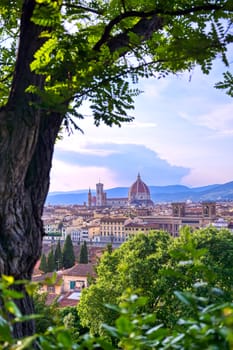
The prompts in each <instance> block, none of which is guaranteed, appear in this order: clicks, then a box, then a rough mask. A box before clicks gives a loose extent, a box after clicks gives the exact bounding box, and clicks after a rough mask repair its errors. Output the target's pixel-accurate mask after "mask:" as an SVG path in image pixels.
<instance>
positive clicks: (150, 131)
mask: <svg viewBox="0 0 233 350" xmlns="http://www.w3.org/2000/svg"><path fill="white" fill-rule="evenodd" d="M231 68H232V67H231ZM221 73H222V65H221V64H220V63H219V62H218V61H217V62H215V64H214V67H213V70H212V72H211V74H210V75H203V73H202V72H201V71H200V70H199V69H198V68H197V69H195V70H194V71H193V72H192V73H191V74H188V73H187V74H179V75H176V76H169V77H166V78H164V79H159V80H158V79H156V78H150V79H148V80H142V81H141V82H140V83H139V85H138V86H137V87H138V88H139V89H140V90H143V93H142V94H141V95H139V96H137V97H136V98H135V109H134V110H132V111H130V113H129V114H130V115H131V116H133V117H134V118H135V119H134V121H133V122H131V123H127V124H123V125H122V127H121V128H119V127H117V126H114V127H111V128H110V127H108V126H105V125H101V126H99V127H96V126H94V123H93V118H92V117H91V111H90V110H89V109H88V106H83V107H82V112H83V113H84V114H85V115H86V118H85V119H84V120H82V121H78V125H79V127H80V128H81V129H82V130H83V131H84V134H82V133H80V132H78V131H75V132H74V133H73V134H72V135H71V136H68V135H67V134H64V135H63V140H61V141H57V143H56V146H55V152H54V158H53V165H52V171H51V181H50V192H54V191H75V190H79V189H88V188H91V189H94V188H95V186H96V183H97V182H99V181H100V182H102V183H103V184H104V189H109V188H113V187H129V186H131V184H132V183H133V182H134V181H135V180H136V178H137V174H138V173H140V175H141V178H142V180H143V181H144V182H145V183H146V184H147V185H154V186H163V185H175V184H181V185H186V186H189V187H199V186H205V185H209V184H223V183H226V182H229V181H233V161H232V158H233V157H232V150H233V98H231V97H229V96H227V95H226V94H225V92H224V91H221V90H217V89H215V88H214V87H213V86H214V84H215V83H216V82H218V81H219V80H221Z"/></svg>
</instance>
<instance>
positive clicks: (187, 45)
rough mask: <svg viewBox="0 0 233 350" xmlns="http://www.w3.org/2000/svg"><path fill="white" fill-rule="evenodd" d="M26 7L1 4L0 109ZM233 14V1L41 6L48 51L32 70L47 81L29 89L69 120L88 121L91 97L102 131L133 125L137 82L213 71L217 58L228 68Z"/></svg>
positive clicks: (38, 12)
mask: <svg viewBox="0 0 233 350" xmlns="http://www.w3.org/2000/svg"><path fill="white" fill-rule="evenodd" d="M30 2H31V4H32V5H33V1H30ZM23 3H24V1H20V0H14V1H13V0H12V1H2V2H1V5H0V21H1V31H0V35H1V38H2V41H1V45H2V47H1V57H0V58H1V60H0V62H1V66H0V75H1V81H0V91H1V105H4V104H5V103H6V102H7V100H8V97H9V91H10V88H11V85H12V79H13V74H14V71H15V69H16V67H15V64H16V61H15V58H16V57H15V51H16V47H17V42H18V39H19V35H20V31H19V19H20V15H21V7H22V5H23ZM12 9H13V10H12ZM232 11H233V6H232V2H231V1H227V0H218V1H208V2H206V1H200V0H192V1H169V2H168V1H161V0H157V1H154V0H148V1H146V2H145V1H136V0H135V1H133V0H131V1H118V0H112V1H104V0H101V1H100V0H98V1H96V0H94V1H85V2H84V1H80V2H78V3H76V2H74V1H72V0H66V1H61V0H56V1H54V0H37V1H36V6H35V8H34V11H33V16H32V20H33V21H34V23H35V24H36V25H38V26H40V27H41V28H42V29H41V32H40V38H41V45H40V47H39V49H38V50H37V51H36V52H35V53H34V59H33V61H32V62H31V65H30V68H31V70H32V72H33V73H35V74H37V75H40V76H42V77H43V80H44V82H43V86H41V85H39V86H38V85H36V84H33V83H30V84H28V85H27V84H25V88H26V89H27V91H28V93H30V94H34V93H36V94H37V95H39V96H40V100H39V102H38V103H39V107H40V108H42V109H43V110H45V111H51V110H52V111H57V112H59V113H63V114H65V115H66V119H65V120H66V121H68V120H71V119H70V118H71V115H72V116H77V117H79V118H83V117H84V116H83V115H81V114H80V113H79V111H78V108H79V106H80V105H81V104H82V102H83V101H84V100H85V99H88V100H89V101H90V105H91V109H92V112H93V116H94V121H95V124H96V125H99V123H100V122H101V121H104V122H105V123H106V124H108V125H112V124H117V125H120V123H121V122H123V121H128V120H130V119H131V118H130V117H128V116H127V112H128V111H129V110H130V109H131V108H133V97H134V96H135V95H137V94H138V93H139V91H138V90H137V89H132V87H131V84H130V83H129V82H130V80H131V81H132V82H133V83H135V82H137V81H138V78H140V77H151V76H155V77H158V78H160V77H163V76H166V75H167V74H169V73H176V72H177V71H184V70H192V69H193V68H194V66H195V65H200V66H201V69H202V71H203V73H209V71H210V70H211V68H212V63H213V60H214V59H215V58H216V57H217V56H221V58H222V61H223V62H224V64H225V65H226V66H229V60H228V57H227V56H228V52H227V48H228V46H229V44H231V43H232V39H233V35H232V33H231V28H232ZM103 68H104V69H103ZM224 78H225V80H224V83H222V84H221V83H220V84H218V85H217V86H218V87H220V88H227V87H228V85H229V84H230V80H231V81H232V76H231V74H230V72H228V73H225V75H224ZM228 93H232V92H231V88H230V86H229V90H228Z"/></svg>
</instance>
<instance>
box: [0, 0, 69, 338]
mask: <svg viewBox="0 0 233 350" xmlns="http://www.w3.org/2000/svg"><path fill="white" fill-rule="evenodd" d="M34 6H35V3H34V0H25V1H24V6H23V11H22V19H21V28H20V33H21V34H20V43H19V50H18V56H17V63H16V69H15V74H14V79H13V83H12V89H11V93H10V96H9V101H8V104H7V105H6V107H4V108H2V109H1V110H0V273H1V274H6V275H11V276H14V278H15V279H29V280H30V279H31V276H32V272H33V268H34V266H35V263H36V262H37V261H38V259H39V257H40V255H41V248H42V238H43V233H44V231H43V223H42V220H41V216H42V212H43V206H44V202H45V199H46V196H47V192H48V189H49V172H50V169H51V161H52V155H53V150H54V144H55V140H56V136H57V133H58V131H59V128H60V125H61V122H62V119H63V116H62V115H59V114H55V113H51V114H42V113H41V111H40V110H39V109H36V108H35V107H33V104H31V102H35V101H36V100H37V96H34V95H32V94H26V93H25V89H26V87H27V86H28V85H30V84H36V85H37V86H40V87H42V86H43V79H42V78H41V77H40V76H36V75H35V74H33V73H32V72H31V71H30V67H29V64H30V62H31V61H32V58H33V55H34V53H35V51H36V50H37V49H38V48H39V47H40V45H41V43H42V41H41V39H38V35H39V34H40V32H41V30H42V29H41V28H39V27H38V26H36V25H34V24H33V23H32V22H31V21H30V17H31V14H32V11H33V8H34ZM17 303H18V305H19V307H20V309H21V311H22V313H23V314H30V313H32V312H33V304H32V301H31V299H30V297H29V296H28V295H25V298H24V299H22V300H19V301H17ZM34 331H35V329H34V324H33V322H26V323H23V324H17V325H16V326H15V329H14V335H15V336H16V337H22V336H25V335H30V334H33V332H34Z"/></svg>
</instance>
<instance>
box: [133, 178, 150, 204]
mask: <svg viewBox="0 0 233 350" xmlns="http://www.w3.org/2000/svg"><path fill="white" fill-rule="evenodd" d="M129 202H130V204H136V205H153V202H152V201H151V199H150V190H149V188H148V186H147V185H146V184H145V182H143V181H142V180H141V177H140V174H138V177H137V180H136V181H135V182H134V183H133V184H132V186H131V187H130V189H129Z"/></svg>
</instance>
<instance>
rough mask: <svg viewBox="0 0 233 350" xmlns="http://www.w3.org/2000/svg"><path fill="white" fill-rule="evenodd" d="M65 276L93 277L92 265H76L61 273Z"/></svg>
mask: <svg viewBox="0 0 233 350" xmlns="http://www.w3.org/2000/svg"><path fill="white" fill-rule="evenodd" d="M62 274H63V275H65V276H85V277H86V276H94V275H95V271H94V266H93V264H76V265H74V266H73V267H71V268H70V269H67V270H64V271H63V272H62Z"/></svg>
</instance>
